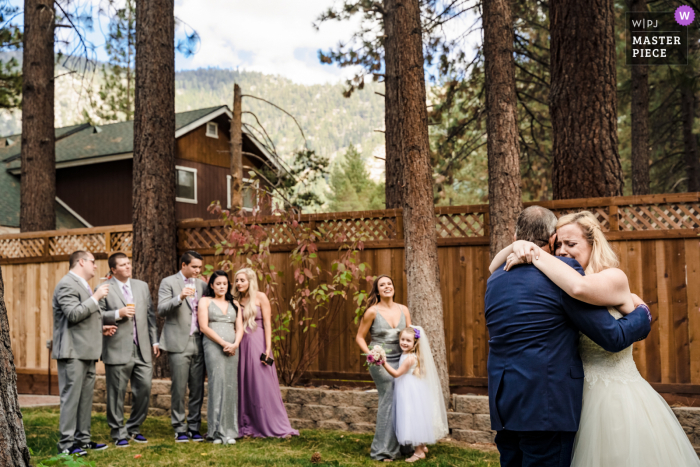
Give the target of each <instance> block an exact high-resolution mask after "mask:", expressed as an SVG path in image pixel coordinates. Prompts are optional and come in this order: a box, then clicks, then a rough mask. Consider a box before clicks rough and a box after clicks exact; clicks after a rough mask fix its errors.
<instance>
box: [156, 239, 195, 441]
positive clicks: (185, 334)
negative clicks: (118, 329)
mask: <svg viewBox="0 0 700 467" xmlns="http://www.w3.org/2000/svg"><path fill="white" fill-rule="evenodd" d="M201 271H202V257H201V255H200V254H199V253H197V252H196V251H187V252H185V254H183V255H182V259H181V260H180V271H179V272H178V273H177V274H174V275H172V276H169V277H166V278H165V279H163V280H162V282H161V283H160V289H159V290H158V315H159V316H163V317H165V325H164V326H163V331H162V332H161V334H160V342H159V343H158V344H157V345H159V346H160V349H161V350H163V351H164V352H168V360H169V362H170V379H171V386H170V394H171V397H170V417H171V420H172V424H173V428H174V429H175V441H177V442H178V443H186V442H188V441H190V440H192V441H195V442H198V441H202V440H203V439H204V438H203V437H202V435H201V434H199V427H200V424H201V421H202V399H203V398H204V353H203V351H202V334H201V333H200V332H199V322H198V321H197V302H198V301H199V299H200V298H202V296H203V295H204V291H205V289H206V284H205V283H204V282H202V281H201V280H199V279H197V277H198V276H199V274H200V272H201ZM187 387H189V389H190V397H189V403H188V414H187V421H185V392H186V391H187Z"/></svg>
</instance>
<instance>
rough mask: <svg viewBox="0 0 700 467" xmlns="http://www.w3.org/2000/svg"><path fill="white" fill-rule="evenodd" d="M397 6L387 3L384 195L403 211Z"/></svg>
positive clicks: (388, 202)
mask: <svg viewBox="0 0 700 467" xmlns="http://www.w3.org/2000/svg"><path fill="white" fill-rule="evenodd" d="M396 4H397V0H384V131H385V133H384V140H385V144H384V147H385V148H386V156H385V157H386V160H385V164H384V172H385V174H386V183H385V185H384V194H385V197H386V208H387V209H393V208H400V207H401V205H402V201H403V200H402V198H403V171H402V169H401V135H400V133H401V131H400V128H399V76H398V70H397V67H398V63H397V60H398V48H397V43H398V42H397V37H396V25H395V18H396V6H397V5H396Z"/></svg>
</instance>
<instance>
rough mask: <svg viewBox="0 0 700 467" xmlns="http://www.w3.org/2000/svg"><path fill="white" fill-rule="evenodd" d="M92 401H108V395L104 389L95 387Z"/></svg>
mask: <svg viewBox="0 0 700 467" xmlns="http://www.w3.org/2000/svg"><path fill="white" fill-rule="evenodd" d="M92 402H93V403H98V404H104V403H106V402H107V396H106V394H105V390H104V389H95V390H94V391H93V392H92Z"/></svg>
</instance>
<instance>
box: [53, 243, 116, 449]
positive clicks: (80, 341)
mask: <svg viewBox="0 0 700 467" xmlns="http://www.w3.org/2000/svg"><path fill="white" fill-rule="evenodd" d="M69 267H70V271H69V272H68V274H66V275H65V276H64V277H63V279H61V280H60V281H59V282H58V284H57V285H56V289H55V290H54V293H53V353H52V358H53V359H55V360H58V388H59V392H60V394H61V414H60V416H59V422H58V426H59V430H60V432H61V437H60V439H59V441H58V452H61V453H67V454H76V455H80V456H82V455H85V454H86V451H85V449H92V450H103V449H107V445H106V444H101V443H95V442H92V441H91V440H90V415H91V412H92V393H93V390H94V387H95V361H97V360H98V359H99V358H100V354H101V353H102V338H101V337H102V331H103V315H102V313H101V310H100V306H99V301H100V300H101V299H102V298H104V297H105V296H106V295H107V293H108V292H109V285H107V284H102V285H101V286H99V287H98V288H97V290H95V291H93V290H92V288H91V287H90V284H88V281H89V280H90V279H92V278H93V277H94V276H95V272H96V270H97V266H96V265H95V257H94V256H93V255H92V254H91V253H89V252H87V251H76V252H74V253H73V254H72V255H70V259H69ZM104 318H105V319H104V324H108V325H114V324H115V320H114V316H112V317H111V318H110V317H108V316H105V317H104Z"/></svg>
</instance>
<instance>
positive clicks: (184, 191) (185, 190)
mask: <svg viewBox="0 0 700 467" xmlns="http://www.w3.org/2000/svg"><path fill="white" fill-rule="evenodd" d="M175 173H176V180H177V181H176V184H177V188H176V191H175V193H176V195H175V200H176V201H179V202H181V203H192V204H197V169H193V168H191V167H182V166H179V165H178V166H176V167H175Z"/></svg>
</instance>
